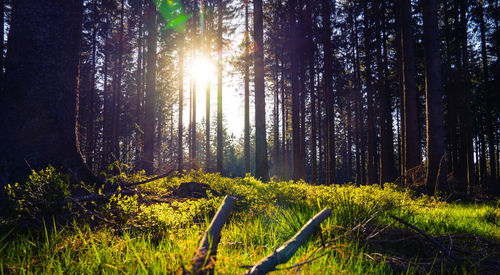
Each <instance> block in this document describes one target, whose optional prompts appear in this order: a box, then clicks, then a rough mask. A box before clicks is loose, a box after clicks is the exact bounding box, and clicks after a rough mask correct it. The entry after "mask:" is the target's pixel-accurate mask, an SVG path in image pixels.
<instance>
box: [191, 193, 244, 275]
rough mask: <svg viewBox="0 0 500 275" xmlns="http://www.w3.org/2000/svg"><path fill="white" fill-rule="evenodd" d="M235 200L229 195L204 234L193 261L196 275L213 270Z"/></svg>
mask: <svg viewBox="0 0 500 275" xmlns="http://www.w3.org/2000/svg"><path fill="white" fill-rule="evenodd" d="M234 202H235V199H234V198H233V197H231V196H229V195H227V196H226V197H225V198H224V201H223V202H222V204H221V206H220V207H219V209H218V210H217V213H215V216H214V217H213V219H212V221H211V222H210V226H209V227H208V229H207V230H206V231H205V234H203V238H202V239H201V242H200V245H199V246H198V249H197V250H196V254H195V255H194V257H193V260H192V261H191V263H192V265H193V270H192V271H193V273H194V274H208V273H211V272H212V269H213V262H212V260H213V258H214V257H215V255H216V254H217V245H218V244H219V241H220V232H221V230H222V227H223V226H224V223H225V222H226V220H227V217H228V215H229V212H231V208H232V207H233V205H234Z"/></svg>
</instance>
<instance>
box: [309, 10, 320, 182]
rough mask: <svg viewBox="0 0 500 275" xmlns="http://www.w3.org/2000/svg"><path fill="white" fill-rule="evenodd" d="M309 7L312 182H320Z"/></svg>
mask: <svg viewBox="0 0 500 275" xmlns="http://www.w3.org/2000/svg"><path fill="white" fill-rule="evenodd" d="M306 9H307V11H306V12H307V21H308V22H307V27H308V33H309V34H308V36H307V37H308V46H309V49H308V55H309V56H308V59H309V92H310V93H311V170H312V171H311V183H312V184H318V155H317V140H316V136H317V135H316V134H317V126H316V94H315V85H314V79H315V71H314V70H315V68H314V61H315V59H314V51H315V45H314V41H313V19H312V18H313V14H312V11H313V7H312V4H311V3H310V2H308V3H307V4H306Z"/></svg>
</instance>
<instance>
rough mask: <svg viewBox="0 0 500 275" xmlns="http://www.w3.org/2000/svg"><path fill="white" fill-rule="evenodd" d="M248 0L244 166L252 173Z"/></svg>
mask: <svg viewBox="0 0 500 275" xmlns="http://www.w3.org/2000/svg"><path fill="white" fill-rule="evenodd" d="M248 16H249V14H248V0H245V38H244V39H245V52H244V56H245V72H244V74H245V76H244V82H245V137H244V145H243V147H244V148H243V150H244V161H243V162H244V167H245V174H246V173H250V52H249V47H250V30H249V27H248Z"/></svg>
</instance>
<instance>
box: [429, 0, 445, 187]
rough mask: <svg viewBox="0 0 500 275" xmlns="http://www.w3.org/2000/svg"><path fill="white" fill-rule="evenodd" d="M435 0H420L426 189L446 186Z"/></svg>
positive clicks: (439, 55)
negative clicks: (423, 56)
mask: <svg viewBox="0 0 500 275" xmlns="http://www.w3.org/2000/svg"><path fill="white" fill-rule="evenodd" d="M437 4H438V1H437V0H426V1H425V2H424V3H423V16H424V49H425V76H426V82H425V83H426V85H425V95H426V115H427V181H426V186H427V191H428V192H429V193H430V194H434V192H435V190H438V189H439V190H447V189H448V186H447V184H446V160H445V155H444V127H443V102H442V95H443V92H442V83H441V54H440V52H441V51H440V45H439V29H438V18H437Z"/></svg>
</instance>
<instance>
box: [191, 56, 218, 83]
mask: <svg viewBox="0 0 500 275" xmlns="http://www.w3.org/2000/svg"><path fill="white" fill-rule="evenodd" d="M189 74H190V76H191V77H193V78H194V79H195V80H196V84H197V85H201V86H204V85H206V84H208V83H209V82H211V81H212V82H213V81H214V79H215V64H214V62H213V61H212V60H210V58H208V57H207V56H205V55H198V56H197V57H195V59H194V60H192V61H191V63H190V64H189Z"/></svg>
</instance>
